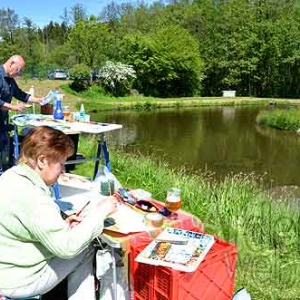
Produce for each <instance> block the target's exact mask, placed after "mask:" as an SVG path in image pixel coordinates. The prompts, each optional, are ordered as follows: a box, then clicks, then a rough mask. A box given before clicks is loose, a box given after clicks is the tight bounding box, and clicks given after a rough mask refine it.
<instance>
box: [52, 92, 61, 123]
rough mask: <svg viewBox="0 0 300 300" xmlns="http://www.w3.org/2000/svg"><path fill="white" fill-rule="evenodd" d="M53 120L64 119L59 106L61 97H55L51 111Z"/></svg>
mask: <svg viewBox="0 0 300 300" xmlns="http://www.w3.org/2000/svg"><path fill="white" fill-rule="evenodd" d="M53 118H54V119H55V120H63V119H64V113H63V110H62V106H61V97H60V95H58V94H57V95H56V100H55V108H54V111H53Z"/></svg>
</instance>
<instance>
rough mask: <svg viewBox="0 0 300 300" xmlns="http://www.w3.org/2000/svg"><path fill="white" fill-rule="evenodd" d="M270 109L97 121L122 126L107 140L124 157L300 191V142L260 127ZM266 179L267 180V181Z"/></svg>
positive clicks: (109, 115)
mask: <svg viewBox="0 0 300 300" xmlns="http://www.w3.org/2000/svg"><path fill="white" fill-rule="evenodd" d="M262 109H267V107H238V108H236V107H217V108H192V109H173V110H157V111H153V112H152V111H151V112H145V111H142V112H136V111H125V112H105V113H99V114H97V115H93V116H92V118H93V120H97V121H103V122H113V123H119V124H123V126H124V128H123V129H122V130H121V131H116V132H115V133H111V134H109V135H108V139H109V143H114V144H117V145H122V147H124V149H125V151H128V152H134V151H138V152H140V153H142V154H144V155H148V154H151V155H155V156H156V157H157V158H158V159H162V158H163V159H164V160H166V161H168V163H169V164H170V165H171V166H173V167H182V166H185V168H186V169H188V170H190V171H191V172H201V171H203V170H211V171H212V172H214V173H215V174H216V177H218V178H223V177H224V176H225V175H226V174H228V173H234V174H235V173H241V172H242V173H252V172H255V173H256V174H258V175H262V176H264V178H265V181H266V185H271V182H272V186H285V185H288V186H300V178H299V171H298V166H299V165H300V156H299V146H300V145H299V143H300V139H299V136H298V135H297V134H296V133H294V132H284V131H279V130H274V129H269V128H262V127H259V126H257V125H256V123H255V119H256V116H257V114H258V112H259V111H260V110H262ZM265 174H266V175H265Z"/></svg>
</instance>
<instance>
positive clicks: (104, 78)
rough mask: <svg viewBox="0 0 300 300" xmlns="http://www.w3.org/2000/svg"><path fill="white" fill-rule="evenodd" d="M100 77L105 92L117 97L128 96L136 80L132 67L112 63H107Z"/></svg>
mask: <svg viewBox="0 0 300 300" xmlns="http://www.w3.org/2000/svg"><path fill="white" fill-rule="evenodd" d="M98 75H99V81H100V83H101V85H102V86H103V88H104V89H105V91H106V92H107V93H109V94H112V95H114V96H117V97H118V96H124V95H126V94H128V91H129V88H130V87H131V84H132V81H133V79H134V78H136V73H135V70H134V69H133V67H132V66H130V65H126V64H123V63H121V62H116V63H114V62H112V61H107V62H106V63H105V65H104V66H103V67H102V68H101V69H100V70H99V74H98Z"/></svg>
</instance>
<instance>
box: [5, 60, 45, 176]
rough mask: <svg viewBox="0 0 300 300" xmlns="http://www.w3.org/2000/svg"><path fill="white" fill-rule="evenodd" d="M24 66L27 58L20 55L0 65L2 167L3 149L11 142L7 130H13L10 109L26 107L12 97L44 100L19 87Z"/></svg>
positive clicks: (16, 109)
mask: <svg viewBox="0 0 300 300" xmlns="http://www.w3.org/2000/svg"><path fill="white" fill-rule="evenodd" d="M24 68H25V60H24V58H23V57H22V56H20V55H13V56H12V57H10V58H9V59H8V60H7V61H6V62H5V63H4V64H3V65H1V66H0V169H1V167H2V168H4V167H3V165H4V164H6V163H5V162H3V160H7V153H6V155H4V154H3V150H4V149H5V147H7V146H8V143H9V137H8V134H7V132H8V131H10V130H12V128H11V126H9V124H8V111H9V110H13V111H18V112H22V111H23V110H24V109H25V107H26V105H25V104H23V103H22V104H20V103H17V104H12V103H11V101H12V98H13V97H14V98H16V99H17V100H20V101H22V102H24V103H27V102H31V103H39V102H40V101H42V100H43V98H36V97H34V96H33V95H30V94H28V93H25V92H24V91H22V90H21V89H20V88H19V87H18V85H17V83H16V81H15V78H16V77H17V76H20V75H21V74H22V71H23V70H24ZM4 156H6V159H4ZM0 173H1V170H0Z"/></svg>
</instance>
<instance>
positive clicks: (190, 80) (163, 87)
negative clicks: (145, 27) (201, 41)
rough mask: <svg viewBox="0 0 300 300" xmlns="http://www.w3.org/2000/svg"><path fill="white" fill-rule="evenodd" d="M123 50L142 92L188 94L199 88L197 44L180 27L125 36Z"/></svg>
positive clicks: (161, 94)
mask: <svg viewBox="0 0 300 300" xmlns="http://www.w3.org/2000/svg"><path fill="white" fill-rule="evenodd" d="M123 53H124V58H125V60H126V62H127V63H129V64H131V65H133V66H134V68H135V70H136V73H137V79H136V87H137V89H138V90H139V91H140V92H142V93H144V94H145V95H153V96H160V97H169V96H191V95H193V94H195V93H197V92H198V91H199V90H200V88H201V80H202V70H203V65H202V62H201V60H200V58H199V48H198V44H197V42H196V41H195V40H194V38H193V37H192V36H191V35H190V34H189V33H188V32H187V30H185V29H183V28H181V27H180V26H167V27H163V28H160V29H159V30H157V32H156V33H155V34H149V35H148V36H145V35H141V34H140V35H128V36H127V37H126V38H125V39H124V48H123Z"/></svg>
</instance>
